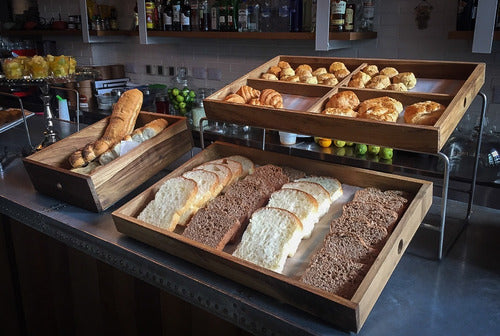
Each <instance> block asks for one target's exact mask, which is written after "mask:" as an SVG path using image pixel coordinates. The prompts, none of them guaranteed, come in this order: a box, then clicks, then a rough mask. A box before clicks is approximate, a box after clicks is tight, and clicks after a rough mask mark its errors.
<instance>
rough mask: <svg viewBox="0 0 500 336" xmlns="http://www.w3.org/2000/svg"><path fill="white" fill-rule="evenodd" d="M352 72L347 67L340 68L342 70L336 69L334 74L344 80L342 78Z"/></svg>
mask: <svg viewBox="0 0 500 336" xmlns="http://www.w3.org/2000/svg"><path fill="white" fill-rule="evenodd" d="M350 73H351V72H350V71H349V70H347V69H340V70H337V71H335V72H334V73H333V74H334V75H335V77H337V79H339V80H342V79H344V78H346V77H347V76H349V74H350Z"/></svg>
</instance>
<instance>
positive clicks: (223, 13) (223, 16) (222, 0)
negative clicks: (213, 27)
mask: <svg viewBox="0 0 500 336" xmlns="http://www.w3.org/2000/svg"><path fill="white" fill-rule="evenodd" d="M219 30H220V31H227V6H226V0H219Z"/></svg>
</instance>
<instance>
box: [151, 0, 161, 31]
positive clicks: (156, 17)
mask: <svg viewBox="0 0 500 336" xmlns="http://www.w3.org/2000/svg"><path fill="white" fill-rule="evenodd" d="M162 12H163V4H162V3H161V1H160V0H156V1H155V9H154V12H153V22H154V29H155V30H163V15H162Z"/></svg>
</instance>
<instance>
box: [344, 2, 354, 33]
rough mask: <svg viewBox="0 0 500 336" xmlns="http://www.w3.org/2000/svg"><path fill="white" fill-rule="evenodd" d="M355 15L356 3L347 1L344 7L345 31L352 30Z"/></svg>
mask: <svg viewBox="0 0 500 336" xmlns="http://www.w3.org/2000/svg"><path fill="white" fill-rule="evenodd" d="M355 17H356V5H355V4H353V3H348V4H347V7H346V9H345V31H347V32H352V31H354V18H355Z"/></svg>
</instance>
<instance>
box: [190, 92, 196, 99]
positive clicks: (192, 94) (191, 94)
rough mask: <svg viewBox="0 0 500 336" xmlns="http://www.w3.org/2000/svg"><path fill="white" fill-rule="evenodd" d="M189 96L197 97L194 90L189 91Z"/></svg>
mask: <svg viewBox="0 0 500 336" xmlns="http://www.w3.org/2000/svg"><path fill="white" fill-rule="evenodd" d="M189 97H191V98H194V97H196V92H194V91H193V90H191V91H189Z"/></svg>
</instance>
